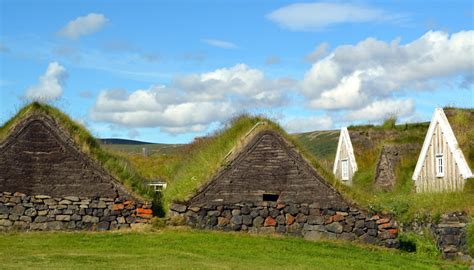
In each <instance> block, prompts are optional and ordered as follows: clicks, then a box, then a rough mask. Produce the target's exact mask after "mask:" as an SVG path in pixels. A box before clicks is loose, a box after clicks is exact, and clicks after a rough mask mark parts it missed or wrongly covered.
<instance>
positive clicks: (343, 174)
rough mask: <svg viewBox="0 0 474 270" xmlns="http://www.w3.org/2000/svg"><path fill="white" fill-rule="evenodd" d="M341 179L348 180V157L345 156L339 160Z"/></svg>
mask: <svg viewBox="0 0 474 270" xmlns="http://www.w3.org/2000/svg"><path fill="white" fill-rule="evenodd" d="M344 166H345V167H344ZM344 169H345V170H344ZM341 179H342V180H343V181H348V180H349V159H347V158H346V159H342V160H341Z"/></svg>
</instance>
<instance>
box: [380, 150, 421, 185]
mask: <svg viewBox="0 0 474 270" xmlns="http://www.w3.org/2000/svg"><path fill="white" fill-rule="evenodd" d="M419 152H420V147H419V146H418V145H417V144H409V143H407V144H399V145H384V146H383V147H382V151H381V152H380V157H379V161H378V163H377V167H376V169H375V181H374V183H375V187H376V188H377V189H382V190H392V189H393V187H394V186H395V184H396V181H397V178H396V173H397V172H396V169H397V167H398V165H399V164H400V161H401V158H402V157H403V156H406V155H417V154H418V153H419Z"/></svg>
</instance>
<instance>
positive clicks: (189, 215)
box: [169, 202, 399, 248]
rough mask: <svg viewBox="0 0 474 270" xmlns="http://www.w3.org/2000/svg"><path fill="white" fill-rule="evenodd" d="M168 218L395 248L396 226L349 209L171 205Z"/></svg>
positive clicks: (387, 219) (219, 227) (197, 225)
mask: <svg viewBox="0 0 474 270" xmlns="http://www.w3.org/2000/svg"><path fill="white" fill-rule="evenodd" d="M169 215H170V216H171V218H172V217H173V216H182V217H184V219H185V222H186V224H187V225H189V226H191V227H195V228H201V229H212V230H223V231H248V232H250V233H279V234H285V235H292V236H301V237H304V238H305V239H308V240H316V239H321V238H326V239H343V240H350V241H352V240H359V241H361V242H364V243H370V244H378V245H384V246H386V247H391V248H397V247H398V246H399V243H398V240H397V239H396V236H397V234H398V225H397V223H396V221H395V220H394V219H393V218H392V217H389V216H379V215H367V214H365V213H363V212H361V211H360V210H358V209H356V208H353V207H337V208H335V207H323V208H321V207H320V205H318V204H311V205H308V204H304V203H302V204H279V203H276V202H264V203H262V204H260V205H255V204H232V205H217V206H216V205H207V206H203V207H198V206H190V207H188V206H186V205H183V204H176V203H175V204H172V205H171V207H170V213H169Z"/></svg>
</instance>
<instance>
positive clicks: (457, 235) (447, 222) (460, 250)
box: [433, 212, 469, 258]
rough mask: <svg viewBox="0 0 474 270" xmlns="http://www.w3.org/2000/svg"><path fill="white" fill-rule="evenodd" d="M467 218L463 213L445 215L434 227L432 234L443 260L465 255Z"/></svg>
mask: <svg viewBox="0 0 474 270" xmlns="http://www.w3.org/2000/svg"><path fill="white" fill-rule="evenodd" d="M468 219H469V218H468V216H467V215H466V213H463V212H454V213H449V214H445V215H443V216H442V217H441V221H440V222H439V223H438V224H436V225H435V226H434V228H433V229H434V234H435V236H436V243H437V245H438V248H439V250H440V251H441V252H442V254H443V257H444V258H454V257H457V256H459V257H463V256H465V255H467V253H468V252H467V232H466V227H467V224H468V222H469V220H468Z"/></svg>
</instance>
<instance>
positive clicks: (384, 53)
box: [300, 31, 474, 110]
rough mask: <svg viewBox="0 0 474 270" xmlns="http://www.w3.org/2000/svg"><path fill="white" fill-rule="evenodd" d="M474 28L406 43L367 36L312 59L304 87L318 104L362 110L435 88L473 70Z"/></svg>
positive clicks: (432, 34) (312, 103) (318, 106)
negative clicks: (417, 91) (395, 98)
mask: <svg viewBox="0 0 474 270" xmlns="http://www.w3.org/2000/svg"><path fill="white" fill-rule="evenodd" d="M473 41H474V31H461V32H458V33H454V34H452V35H449V34H447V33H444V32H434V31H430V32H427V33H426V34H424V35H423V36H421V37H420V38H418V39H417V40H414V41H412V42H410V43H407V44H405V45H400V44H399V40H394V41H392V42H391V43H386V42H384V41H380V40H377V39H374V38H368V39H366V40H364V41H361V42H360V43H358V44H356V45H343V46H339V47H337V48H336V49H335V50H333V51H332V52H331V53H330V54H329V55H328V56H326V57H325V58H323V59H321V60H319V61H317V62H316V63H314V64H313V66H312V67H311V69H310V70H309V71H308V72H306V74H305V76H304V79H303V81H302V82H301V85H300V89H301V92H302V94H303V95H304V96H305V97H306V98H307V100H308V104H309V106H310V107H311V108H314V109H352V110H356V109H360V108H362V107H364V106H367V105H368V104H371V103H373V102H374V101H377V100H385V99H387V98H393V97H394V96H396V95H400V94H403V93H404V92H405V91H407V90H410V91H413V90H431V89H432V88H434V87H436V86H437V85H438V84H439V83H441V82H443V81H446V80H449V79H453V78H456V77H459V76H461V77H464V80H463V82H464V84H465V82H466V81H469V78H470V76H471V77H472V75H470V74H472V73H473V70H474V62H473V61H472V57H470V56H472V55H474V42H473Z"/></svg>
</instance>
